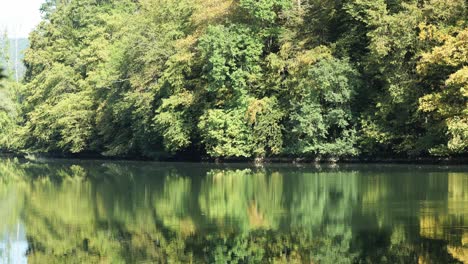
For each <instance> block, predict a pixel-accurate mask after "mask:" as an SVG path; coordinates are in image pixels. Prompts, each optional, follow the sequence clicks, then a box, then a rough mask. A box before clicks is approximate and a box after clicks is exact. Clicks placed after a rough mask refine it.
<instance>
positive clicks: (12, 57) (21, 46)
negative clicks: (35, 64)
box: [0, 38, 29, 79]
mask: <svg viewBox="0 0 468 264" xmlns="http://www.w3.org/2000/svg"><path fill="white" fill-rule="evenodd" d="M8 42H9V43H4V42H3V41H2V40H0V47H1V50H3V47H4V46H5V45H9V54H8V56H9V62H6V61H5V58H4V56H0V65H1V67H2V68H5V69H7V71H6V72H7V73H8V74H9V75H10V76H12V77H13V78H14V77H15V61H18V63H19V65H18V77H19V78H20V79H21V78H22V77H23V76H24V73H25V71H26V68H25V67H24V63H23V59H24V51H25V50H26V49H27V47H28V45H29V41H28V39H27V38H21V39H18V55H16V39H9V40H8ZM16 56H18V58H16Z"/></svg>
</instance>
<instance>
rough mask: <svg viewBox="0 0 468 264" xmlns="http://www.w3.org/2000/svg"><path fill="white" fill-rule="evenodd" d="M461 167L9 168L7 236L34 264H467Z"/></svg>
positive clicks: (0, 178)
mask: <svg viewBox="0 0 468 264" xmlns="http://www.w3.org/2000/svg"><path fill="white" fill-rule="evenodd" d="M463 170H464V168H461V167H458V168H456V167H454V168H448V169H440V168H435V167H429V168H417V167H411V166H410V167H408V166H383V167H382V166H351V167H348V166H344V167H343V166H341V167H335V168H333V167H323V168H320V167H302V168H301V167H293V166H286V165H284V166H266V167H264V168H255V167H249V166H248V165H230V166H221V165H204V164H182V163H180V164H168V163H139V162H107V161H81V162H76V161H74V162H70V161H50V162H47V163H31V162H22V161H18V160H12V159H4V160H2V161H1V162H0V217H1V219H2V221H1V222H0V235H1V237H2V239H3V242H2V243H3V244H5V245H8V244H9V245H12V241H14V240H15V239H14V234H15V230H17V228H18V225H19V224H20V225H21V227H22V228H23V229H24V230H25V231H24V237H25V238H24V240H25V242H27V250H26V251H25V252H24V254H25V256H26V257H27V259H28V261H29V262H32V263H83V262H86V263H135V262H175V263H178V262H182V263H188V262H193V263H265V262H267V263H459V262H466V261H467V260H468V231H466V230H465V229H464V227H466V226H467V225H466V223H465V221H466V220H465V219H466V217H465V216H466V215H467V214H468V191H466V190H468V189H466V188H467V187H468V173H466V172H463ZM465 171H466V170H465ZM12 237H13V239H12ZM8 250H9V247H8V246H5V247H0V253H1V256H2V258H3V259H5V258H6V257H10V258H11V254H9V253H8ZM10 250H11V249H10ZM13 258H15V257H13Z"/></svg>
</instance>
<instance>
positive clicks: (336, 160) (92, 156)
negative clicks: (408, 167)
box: [0, 153, 468, 165]
mask: <svg viewBox="0 0 468 264" xmlns="http://www.w3.org/2000/svg"><path fill="white" fill-rule="evenodd" d="M0 158H20V159H25V160H29V161H47V160H50V159H58V160H60V159H66V160H103V161H142V162H175V163H177V162H203V163H217V164H231V163H243V164H258V165H267V164H417V165H467V164H468V157H467V156H458V157H430V156H426V157H375V156H374V157H369V156H361V157H315V158H312V157H308V158H307V157H268V158H262V159H260V158H255V159H253V158H250V159H249V158H218V159H215V158H211V157H174V156H173V157H164V158H148V157H135V156H132V157H125V156H103V155H101V154H99V153H86V154H83V153H80V154H68V153H0Z"/></svg>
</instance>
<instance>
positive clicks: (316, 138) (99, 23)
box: [0, 0, 468, 158]
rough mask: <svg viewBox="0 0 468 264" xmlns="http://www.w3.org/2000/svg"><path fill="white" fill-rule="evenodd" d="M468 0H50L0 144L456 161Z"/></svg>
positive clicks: (14, 90)
mask: <svg viewBox="0 0 468 264" xmlns="http://www.w3.org/2000/svg"><path fill="white" fill-rule="evenodd" d="M467 5H468V4H467V2H466V1H465V0H445V1H440V0H80V1H78V0H47V1H46V3H45V4H44V5H43V6H42V14H43V21H42V22H41V24H40V25H39V26H38V27H37V28H36V29H35V31H33V32H32V33H31V34H30V36H29V42H30V45H29V48H28V49H27V50H26V52H25V58H24V63H25V66H26V73H25V76H24V79H23V80H22V82H20V83H16V82H14V81H12V79H11V78H10V79H9V80H8V79H6V80H3V81H2V88H0V89H1V90H0V101H1V103H0V147H1V149H3V150H4V151H26V152H54V153H101V154H103V155H108V156H119V157H122V156H131V157H136V156H138V157H149V158H158V157H159V158H160V157H169V156H174V155H182V156H183V155H187V156H197V157H211V158H234V157H237V158H264V157H310V158H317V157H351V156H403V157H412V156H413V157H414V156H456V155H466V153H467V152H468V28H467V25H468V8H467ZM3 50H4V49H3ZM0 55H2V56H5V52H3V53H2V54H0Z"/></svg>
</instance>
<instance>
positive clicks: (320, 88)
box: [290, 58, 358, 156]
mask: <svg viewBox="0 0 468 264" xmlns="http://www.w3.org/2000/svg"><path fill="white" fill-rule="evenodd" d="M302 71H303V72H302ZM299 74H300V75H301V78H297V80H298V81H297V82H296V83H295V86H296V87H297V89H299V91H300V97H299V98H298V99H297V101H295V102H293V103H292V111H291V114H290V120H291V128H292V129H291V132H292V133H291V134H292V135H291V145H290V146H291V150H290V151H291V152H292V153H295V154H299V155H330V156H333V155H336V156H343V155H355V154H356V152H357V150H356V148H355V145H356V130H355V125H354V124H353V117H352V113H351V103H350V101H351V96H352V94H353V93H354V92H355V90H356V82H357V78H358V77H357V73H356V71H355V70H354V69H353V68H352V67H351V65H349V63H348V62H347V61H342V60H337V59H334V58H328V59H323V60H319V61H318V62H317V63H315V64H313V65H311V66H309V67H307V68H306V67H304V69H302V70H301V72H300V73H299Z"/></svg>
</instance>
